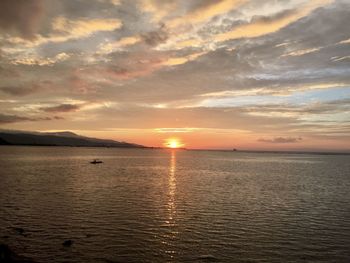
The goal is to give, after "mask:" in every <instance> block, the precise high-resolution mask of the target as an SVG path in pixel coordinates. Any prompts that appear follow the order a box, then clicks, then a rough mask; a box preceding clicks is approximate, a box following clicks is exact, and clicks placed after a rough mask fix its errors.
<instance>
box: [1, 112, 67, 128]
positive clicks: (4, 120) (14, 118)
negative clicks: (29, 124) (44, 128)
mask: <svg viewBox="0 0 350 263" xmlns="http://www.w3.org/2000/svg"><path fill="white" fill-rule="evenodd" d="M62 119H63V118H62V117H60V116H53V117H25V116H18V115H11V114H2V113H0V125H1V124H9V123H15V122H25V121H51V120H62Z"/></svg>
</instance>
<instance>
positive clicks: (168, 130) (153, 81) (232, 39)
mask: <svg viewBox="0 0 350 263" xmlns="http://www.w3.org/2000/svg"><path fill="white" fill-rule="evenodd" d="M349 23H350V1H349V0H309V1H307V0H264V1H261V0H215V1H214V0H172V1H171V0H125V1H123V0H61V1H55V0H1V1H0V80H1V81H0V128H1V129H6V130H27V131H66V130H69V131H73V132H75V133H78V134H81V135H85V136H92V137H97V138H109V139H115V140H119V141H127V142H133V143H138V144H143V145H146V146H162V145H163V143H164V141H165V140H167V139H169V138H177V139H178V140H179V141H180V144H181V145H184V146H185V147H188V148H212V149H232V148H237V149H246V150H253V149H256V150H332V151H333V150H334V151H350V29H349Z"/></svg>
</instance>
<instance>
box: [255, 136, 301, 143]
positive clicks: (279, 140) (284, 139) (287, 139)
mask: <svg viewBox="0 0 350 263" xmlns="http://www.w3.org/2000/svg"><path fill="white" fill-rule="evenodd" d="M301 140H302V138H301V137H276V138H272V139H264V138H260V139H258V141H259V142H267V143H297V142H300V141H301Z"/></svg>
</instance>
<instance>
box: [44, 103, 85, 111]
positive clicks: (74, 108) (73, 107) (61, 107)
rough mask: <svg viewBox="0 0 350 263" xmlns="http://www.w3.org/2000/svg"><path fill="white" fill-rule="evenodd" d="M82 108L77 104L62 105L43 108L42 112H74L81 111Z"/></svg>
mask: <svg viewBox="0 0 350 263" xmlns="http://www.w3.org/2000/svg"><path fill="white" fill-rule="evenodd" d="M80 107H81V106H80V105H76V104H60V105H56V106H50V107H42V108H40V110H42V111H44V112H72V111H77V110H79V109H80Z"/></svg>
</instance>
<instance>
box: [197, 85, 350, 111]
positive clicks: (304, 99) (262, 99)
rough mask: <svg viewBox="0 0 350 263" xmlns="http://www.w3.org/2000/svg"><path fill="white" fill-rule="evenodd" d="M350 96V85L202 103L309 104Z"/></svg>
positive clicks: (243, 104)
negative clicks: (286, 94)
mask: <svg viewBox="0 0 350 263" xmlns="http://www.w3.org/2000/svg"><path fill="white" fill-rule="evenodd" d="M347 98H350V87H339V88H332V89H317V90H308V91H298V92H294V93H291V94H290V95H288V96H276V95H257V96H236V97H230V98H212V99H207V100H205V101H203V102H202V103H201V106H204V107H239V106H248V105H250V106H252V105H264V104H282V103H285V104H295V105H301V104H309V103H314V102H327V101H336V100H341V99H347Z"/></svg>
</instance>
